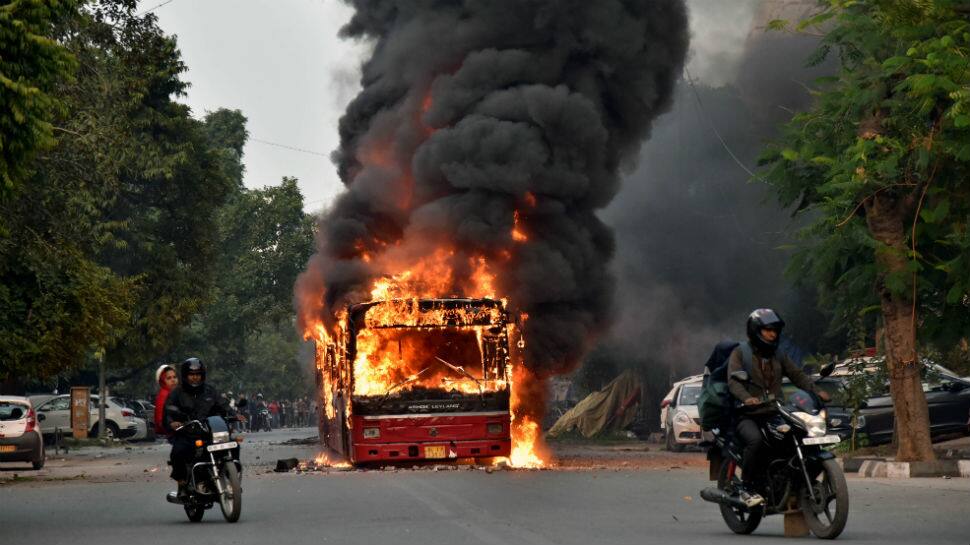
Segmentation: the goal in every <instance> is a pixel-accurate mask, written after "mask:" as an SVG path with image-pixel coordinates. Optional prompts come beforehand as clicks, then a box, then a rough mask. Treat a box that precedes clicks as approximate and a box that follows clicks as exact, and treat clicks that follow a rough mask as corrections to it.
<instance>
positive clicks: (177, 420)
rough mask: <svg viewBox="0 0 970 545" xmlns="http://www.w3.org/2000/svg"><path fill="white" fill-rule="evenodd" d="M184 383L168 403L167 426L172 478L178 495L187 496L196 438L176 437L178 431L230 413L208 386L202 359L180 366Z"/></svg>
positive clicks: (223, 401) (180, 384)
mask: <svg viewBox="0 0 970 545" xmlns="http://www.w3.org/2000/svg"><path fill="white" fill-rule="evenodd" d="M179 378H180V379H181V381H180V382H179V385H178V386H176V387H175V388H174V389H173V390H172V391H171V393H169V395H168V399H167V400H166V403H165V424H166V427H167V428H168V429H169V430H171V432H172V453H171V455H170V459H171V461H172V478H173V479H175V480H176V481H177V482H178V484H179V496H180V497H184V496H185V495H186V490H185V485H186V480H187V478H188V471H187V468H186V465H187V464H188V463H189V462H191V461H192V459H193V457H194V455H195V444H194V440H195V438H193V437H188V436H187V435H185V434H175V433H174V432H175V430H176V429H177V428H179V427H181V426H182V425H184V424H185V423H187V422H189V421H192V420H202V419H205V418H208V417H210V416H217V415H218V416H222V417H225V416H227V415H228V414H229V407H228V403H226V399H225V397H223V396H220V395H219V392H217V391H216V389H215V388H213V387H212V386H210V385H208V384H206V383H205V364H204V363H202V360H200V359H199V358H189V359H187V360H185V361H183V362H182V365H181V366H180V367H179Z"/></svg>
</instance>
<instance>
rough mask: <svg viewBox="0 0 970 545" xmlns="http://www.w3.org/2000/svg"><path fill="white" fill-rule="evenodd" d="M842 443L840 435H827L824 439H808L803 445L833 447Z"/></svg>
mask: <svg viewBox="0 0 970 545" xmlns="http://www.w3.org/2000/svg"><path fill="white" fill-rule="evenodd" d="M840 441H842V439H839V436H838V435H826V436H824V437H806V438H805V439H804V440H803V441H802V443H805V444H806V445H831V444H834V443H838V442H840Z"/></svg>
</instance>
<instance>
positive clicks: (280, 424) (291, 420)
mask: <svg viewBox="0 0 970 545" xmlns="http://www.w3.org/2000/svg"><path fill="white" fill-rule="evenodd" d="M226 395H227V397H228V398H229V406H230V407H232V408H233V409H234V410H235V411H236V412H237V413H239V414H241V415H243V416H244V417H245V418H246V422H245V423H244V424H243V426H244V428H245V429H247V430H251V429H252V426H253V421H254V419H255V418H256V415H257V413H258V412H259V411H260V410H261V409H266V411H268V413H269V417H270V422H269V424H270V427H272V428H301V427H306V426H315V425H316V413H317V404H316V401H315V400H310V399H308V398H307V397H306V396H304V397H298V398H296V399H273V400H266V399H264V398H263V394H256V396H255V398H250V397H249V396H247V395H246V394H239V396H238V397H235V396H234V395H233V393H232V392H228V393H227V394H226Z"/></svg>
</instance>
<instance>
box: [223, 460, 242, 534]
mask: <svg viewBox="0 0 970 545" xmlns="http://www.w3.org/2000/svg"><path fill="white" fill-rule="evenodd" d="M219 484H220V485H222V495H220V496H219V507H220V508H221V509H222V516H223V517H225V519H226V522H236V521H237V520H239V514H240V513H241V512H242V486H241V484H240V481H239V470H237V469H236V464H235V463H233V462H228V463H226V464H225V465H224V466H222V470H221V471H220V472H219Z"/></svg>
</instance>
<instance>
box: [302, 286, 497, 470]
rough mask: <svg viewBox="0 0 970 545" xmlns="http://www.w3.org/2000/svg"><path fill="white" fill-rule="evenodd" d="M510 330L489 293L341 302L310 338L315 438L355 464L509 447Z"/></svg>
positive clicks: (482, 454)
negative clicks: (325, 326)
mask: <svg viewBox="0 0 970 545" xmlns="http://www.w3.org/2000/svg"><path fill="white" fill-rule="evenodd" d="M511 329H512V324H511V323H510V320H509V313H508V312H507V310H506V308H505V304H504V303H503V302H502V301H498V300H494V299H487V298H482V299H460V298H440V299H387V300H377V301H372V302H367V303H359V304H354V305H350V306H349V307H347V308H346V310H345V311H344V312H341V313H340V316H339V317H338V323H337V325H336V327H335V331H333V333H332V334H330V335H327V334H324V332H323V331H322V329H321V330H320V331H318V336H317V340H316V342H317V345H316V360H317V381H318V383H319V388H318V392H319V394H320V403H319V406H320V419H319V423H320V424H319V426H320V438H321V441H322V442H323V443H324V444H325V445H326V446H327V447H329V448H331V449H333V450H335V451H337V452H339V453H341V454H342V455H344V456H345V457H346V458H347V460H348V461H350V462H351V463H354V464H366V463H373V462H382V463H386V462H395V461H398V462H400V461H418V460H436V459H437V460H440V459H444V460H447V459H456V458H494V457H507V456H510V454H511V451H512V440H511V430H510V428H511V423H512V422H511V421H512V415H511V412H510V393H511V392H510V390H511V380H510V379H511V374H512V366H511V356H510V342H509V337H510V334H511Z"/></svg>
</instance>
